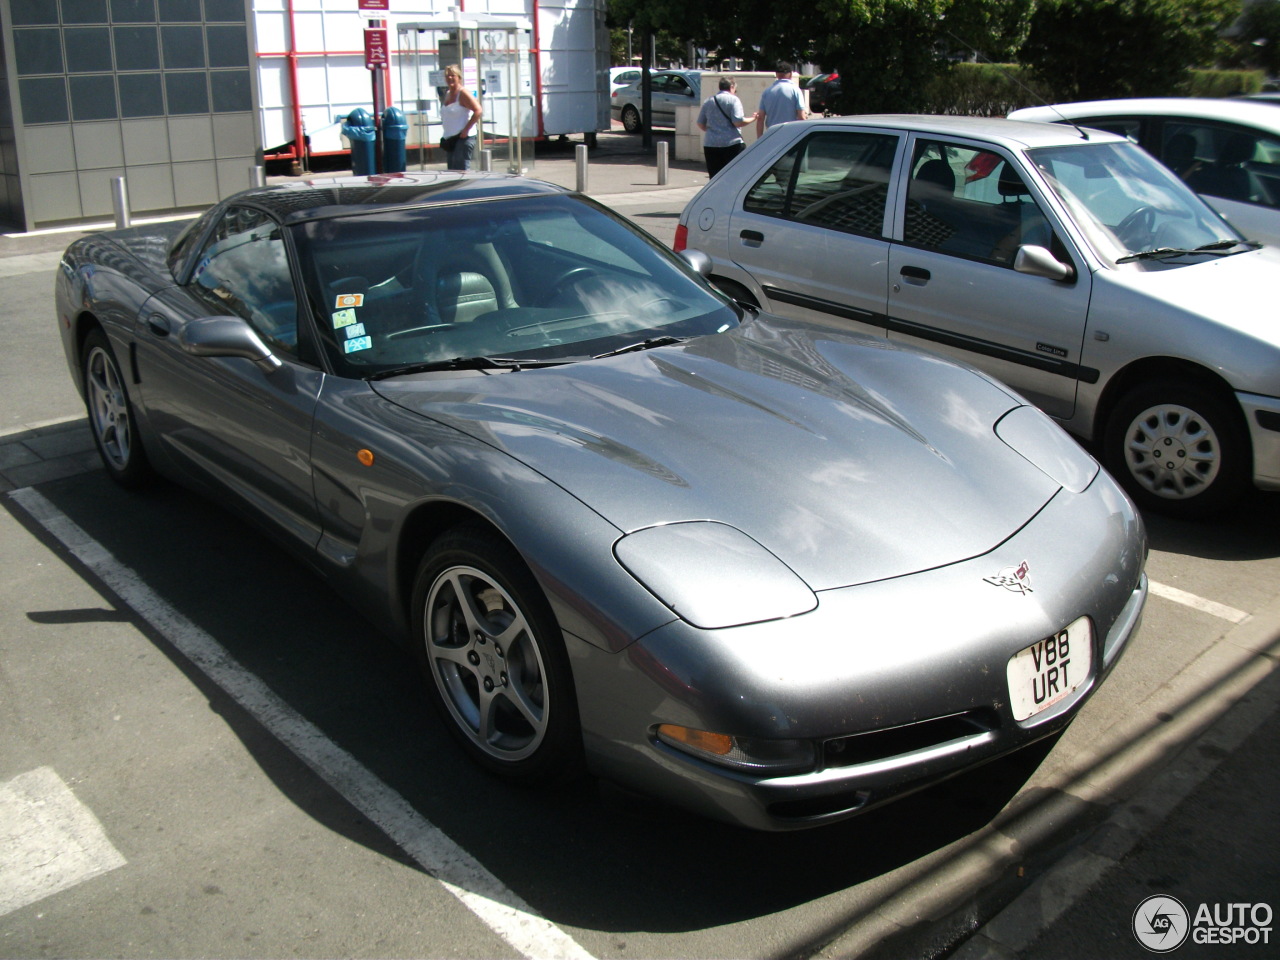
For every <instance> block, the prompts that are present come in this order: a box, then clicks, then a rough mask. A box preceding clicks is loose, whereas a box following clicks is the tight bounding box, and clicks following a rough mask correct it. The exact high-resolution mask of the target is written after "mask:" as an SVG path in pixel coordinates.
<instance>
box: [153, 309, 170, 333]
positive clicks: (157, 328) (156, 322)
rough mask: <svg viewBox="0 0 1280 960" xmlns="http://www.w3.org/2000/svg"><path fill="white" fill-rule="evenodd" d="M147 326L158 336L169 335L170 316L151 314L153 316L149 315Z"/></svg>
mask: <svg viewBox="0 0 1280 960" xmlns="http://www.w3.org/2000/svg"><path fill="white" fill-rule="evenodd" d="M147 326H148V327H149V328H150V329H151V332H152V333H154V334H155V335H156V336H157V337H167V336H168V335H169V329H170V328H169V318H168V317H166V316H164V315H163V314H159V313H153V314H151V316H149V317H147Z"/></svg>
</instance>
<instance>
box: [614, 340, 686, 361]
mask: <svg viewBox="0 0 1280 960" xmlns="http://www.w3.org/2000/svg"><path fill="white" fill-rule="evenodd" d="M688 339H689V338H688V337H671V336H664V337H651V338H649V339H648V340H641V341H640V342H639V343H629V344H627V345H626V346H625V347H618V349H617V350H606V351H605V352H604V353H597V354H596V355H595V356H594V357H592V358H591V359H592V360H603V359H604V358H605V357H616V356H618V355H620V354H623V353H635V352H637V351H639V350H652V349H653V348H654V347H667V346H670V345H671V344H673V343H684V342H685V341H686V340H688Z"/></svg>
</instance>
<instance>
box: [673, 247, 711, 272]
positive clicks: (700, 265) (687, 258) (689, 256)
mask: <svg viewBox="0 0 1280 960" xmlns="http://www.w3.org/2000/svg"><path fill="white" fill-rule="evenodd" d="M679 256H680V259H681V260H683V261H684V262H685V263H687V264H688V265H689V266H691V267H693V269H694V270H696V271H697V272H698V273H699V274H700V275H702V276H704V277H705V276H707V275H709V274H710V273H711V258H710V257H709V256H707V255H706V254H705V253H703V252H702V251H701V250H690V249H688V248H686V249H684V250H681V251H680V254H679Z"/></svg>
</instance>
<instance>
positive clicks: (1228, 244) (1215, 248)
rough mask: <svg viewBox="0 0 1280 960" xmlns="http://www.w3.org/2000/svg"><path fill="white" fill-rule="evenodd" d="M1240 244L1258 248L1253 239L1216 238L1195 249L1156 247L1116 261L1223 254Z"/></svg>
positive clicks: (1131, 261)
mask: <svg viewBox="0 0 1280 960" xmlns="http://www.w3.org/2000/svg"><path fill="white" fill-rule="evenodd" d="M1239 246H1247V247H1249V248H1250V249H1251V250H1252V249H1257V246H1258V245H1257V244H1256V243H1254V241H1252V240H1214V241H1213V242H1212V243H1205V244H1202V245H1200V246H1198V247H1196V248H1195V249H1194V250H1186V249H1183V248H1182V247H1156V248H1155V249H1154V250H1143V251H1142V252H1141V253H1131V254H1129V255H1128V256H1125V257H1121V258H1120V259H1119V260H1117V261H1116V263H1133V262H1134V261H1135V260H1161V259H1163V258H1165V257H1186V256H1190V255H1192V254H1196V253H1214V254H1218V255H1219V256H1222V255H1225V254H1226V252H1227V251H1228V250H1230V249H1231V248H1232V247H1239Z"/></svg>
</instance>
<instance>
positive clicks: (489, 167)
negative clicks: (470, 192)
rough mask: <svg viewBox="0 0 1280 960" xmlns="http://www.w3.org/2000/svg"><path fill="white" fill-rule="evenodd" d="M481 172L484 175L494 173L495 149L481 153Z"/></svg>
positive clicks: (486, 149) (485, 149)
mask: <svg viewBox="0 0 1280 960" xmlns="http://www.w3.org/2000/svg"><path fill="white" fill-rule="evenodd" d="M480 170H481V171H482V172H484V173H491V172H492V171H493V149H492V148H490V147H485V148H484V149H483V150H481V151H480Z"/></svg>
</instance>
